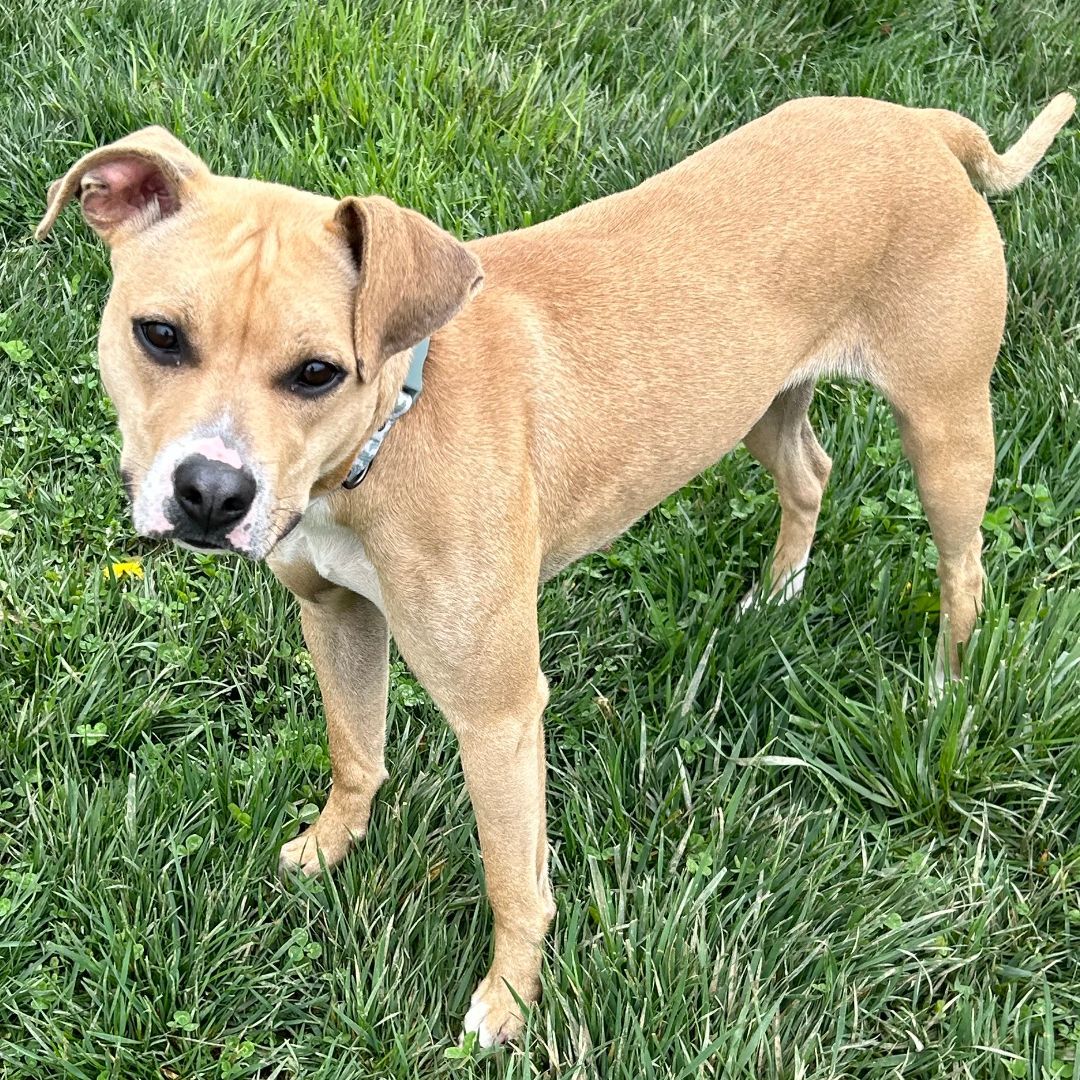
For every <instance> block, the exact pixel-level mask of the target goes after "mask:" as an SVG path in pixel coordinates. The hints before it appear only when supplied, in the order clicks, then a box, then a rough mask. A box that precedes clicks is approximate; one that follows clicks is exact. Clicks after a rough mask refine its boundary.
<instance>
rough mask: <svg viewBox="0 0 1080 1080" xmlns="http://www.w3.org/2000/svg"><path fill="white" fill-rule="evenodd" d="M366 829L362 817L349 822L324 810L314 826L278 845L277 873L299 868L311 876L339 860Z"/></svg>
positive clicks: (360, 837) (285, 872) (289, 871)
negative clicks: (356, 820)
mask: <svg viewBox="0 0 1080 1080" xmlns="http://www.w3.org/2000/svg"><path fill="white" fill-rule="evenodd" d="M366 830H367V822H366V820H365V821H364V822H363V823H359V822H353V823H351V825H350V823H349V822H346V821H342V820H341V819H340V818H339V817H338V816H337V815H330V816H328V815H327V812H326V811H325V810H324V811H323V812H322V814H320V815H319V819H318V821H316V822H315V824H314V825H312V826H310V827H309V828H308V829H306V830H305V831H304V832H302V833H301V834H300V835H299V836H297V837H295V838H294V839H292V840H290V841H289V842H288V843H287V844H283V845H282V848H281V852H280V854H279V856H278V872H279V873H281V874H288V873H291V872H293V871H297V870H299V871H300V872H301V873H303V874H304V875H306V876H307V877H314V876H315V875H316V874H318V873H320V872H321V871H322V868H323V866H324V865H325V866H326V868H327V869H330V867H331V866H334V865H336V864H337V863H339V862H341V860H342V859H343V858H345V855H346V853H347V852H348V850H349V848H351V847H352V845H353V843H354V842H355V841H356V840H361V839H363V836H364V833H365V832H366ZM320 855H321V856H322V860H321V861H320V858H319V856H320Z"/></svg>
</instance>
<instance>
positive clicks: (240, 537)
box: [225, 514, 253, 551]
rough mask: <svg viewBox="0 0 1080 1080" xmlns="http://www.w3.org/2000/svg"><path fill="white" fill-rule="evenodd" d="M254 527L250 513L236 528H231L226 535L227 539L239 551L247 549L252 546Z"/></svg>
mask: <svg viewBox="0 0 1080 1080" xmlns="http://www.w3.org/2000/svg"><path fill="white" fill-rule="evenodd" d="M252 528H253V525H252V521H251V515H250V514H249V515H248V516H247V517H246V518H244V520H243V521H241V522H240V524H239V525H237V526H236V528H235V529H232V530H230V531H229V532H228V533H227V534H226V535H225V539H226V540H228V541H229V543H230V544H232V546H233V547H234V548H236V550H237V551H247V550H248V548H250V547H251V532H252Z"/></svg>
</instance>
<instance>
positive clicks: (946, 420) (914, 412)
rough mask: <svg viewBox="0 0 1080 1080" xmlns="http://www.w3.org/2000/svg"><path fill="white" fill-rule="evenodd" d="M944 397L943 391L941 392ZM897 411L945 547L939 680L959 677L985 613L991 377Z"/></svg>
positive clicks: (934, 530) (925, 395) (927, 394)
mask: <svg viewBox="0 0 1080 1080" xmlns="http://www.w3.org/2000/svg"><path fill="white" fill-rule="evenodd" d="M942 391H944V392H942ZM893 407H894V411H895V413H896V420H897V424H898V426H899V428H900V439H901V442H902V444H903V447H904V453H905V454H906V455H907V457H908V460H909V461H910V462H911V465H912V468H913V469H914V472H915V483H916V485H917V487H918V489H919V499H920V501H921V502H922V506H923V511H924V513H925V514H926V517H927V520H928V521H929V522H930V532H931V535H932V536H933V538H934V543H935V544H936V545H937V549H938V577H939V579H940V580H941V632H940V637H939V639H938V647H937V664H936V676H937V680H938V682H939V684H940V683H941V682H943V680H944V676H945V674H946V672H948V673H950V674H952V675H953V676H956V675H957V674H958V673H959V662H958V653H957V648H958V646H962V645H964V644H965V643H966V642H967V640H968V638H969V637H971V632H972V629H973V628H974V625H975V619H976V617H977V616H978V614H979V611H980V609H981V607H982V586H983V570H982V559H981V550H982V534H981V532H980V525H981V524H982V519H983V515H984V514H985V513H986V502H987V498H988V497H989V494H990V485H991V483H992V481H993V477H994V429H993V423H992V420H991V415H990V386H989V379H988V376H987V377H986V378H982V377H980V378H979V379H978V380H977V382H976V385H973V386H970V387H952V388H948V389H947V388H938V389H937V390H930V391H920V392H919V393H918V394H909V395H908V396H907V400H903V399H901V400H897V399H896V397H895V396H894V400H893Z"/></svg>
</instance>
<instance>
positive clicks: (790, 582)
mask: <svg viewBox="0 0 1080 1080" xmlns="http://www.w3.org/2000/svg"><path fill="white" fill-rule="evenodd" d="M809 561H810V552H809V551H807V553H806V554H805V555H804V556H803V557H802V558H801V559H800V560H799V561H798V562H797V563H796V564H795V565H794V566H792V567H791V569H790V570H788V571H787V573H785V574H782V575H781V576H780V577H779V578H778V579H777V581H776V583H775V584H774V585H773V587H772V588H771V589H770V590H769V593H768V595H765V594H763V593H762V590H761V586H760V585H755V586H754V587H753V588H752V589H751V590H750V591H749V592H748V593H747V594H746V595H745V596H744V597H743V598H742V599H741V600H740V601H739V610H738V614H739V615H745V614H746V613H747V612H748V611H749V610H750V609H751V608H755V607H758V606H763V605H764V604H786V603H787V602H788V601H789V600H794V599H795V597H796V596H798V595H799V593H801V592H802V588H803V583H804V582H805V581H806V564H807V563H808V562H809Z"/></svg>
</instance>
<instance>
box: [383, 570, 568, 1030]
mask: <svg viewBox="0 0 1080 1080" xmlns="http://www.w3.org/2000/svg"><path fill="white" fill-rule="evenodd" d="M504 554H505V553H504ZM498 558H499V556H498V555H492V556H491V557H490V559H489V560H488V561H487V563H486V565H487V567H488V574H489V575H490V576H492V577H496V578H499V577H503V578H504V579H506V580H512V581H514V582H515V584H514V585H512V586H510V587H509V588H508V589H506V590H505V591H503V592H502V593H501V594H499V595H496V596H489V597H484V596H483V595H482V594H481V595H480V596H477V595H476V592H477V590H476V588H475V584H474V585H473V587H472V589H471V590H470V587H469V584H468V583H469V582H470V581H471V582H474V583H475V582H477V581H484V580H485V579H484V577H482V576H481V575H480V573H479V572H476V573H470V574H468V575H467V576H466V578H465V579H464V582H463V581H462V579H460V578H459V579H458V580H457V581H455V580H454V579H453V578H451V577H450V575H449V574H447V575H446V581H448V582H450V584H448V585H447V584H445V583H443V586H442V587H441V588H440V589H439V590H438V592H437V593H436V594H430V593H429V594H428V595H427V596H426V598H425V597H421V596H420V595H419V594H417V595H414V596H412V597H411V598H410V599H409V600H408V602H404V601H403V600H399V601H398V603H397V604H396V608H397V610H396V612H395V613H392V614H391V620H390V621H391V626H392V627H393V633H394V638H395V640H396V641H397V644H398V648H399V649H400V650H401V653H402V655H403V656H404V658H405V660H406V662H407V663H408V664H409V666H410V667H411V668H412V670H413V672H414V673H415V674H416V676H417V677H418V678H419V679H420V681H421V683H423V685H424V687H425V688H426V689H427V691H428V693H430V694H431V696H432V698H433V699H434V700H435V702H436V704H437V705H438V706H439V708H440V709H441V710H442V713H443V715H444V716H445V717H446V719H447V721H448V722H449V724H450V726H451V727H452V728H453V730H454V732H455V734H456V735H457V739H458V745H459V747H460V751H461V761H462V768H463V770H464V773H465V782H466V784H467V786H468V789H469V796H470V798H471V799H472V805H473V810H474V812H475V814H476V824H477V829H478V831H479V834H480V852H481V855H482V856H483V860H484V877H485V879H486V884H487V893H488V899H489V900H490V902H491V908H492V913H493V915H494V923H495V949H494V955H493V957H492V962H491V967H490V969H489V971H488V973H487V976H486V977H485V978H484V979H483V980H482V981H481V983H480V985H479V987H478V988H477V990H476V993H475V994H473V997H472V1001H471V1003H470V1008H469V1010H468V1015H467V1016H466V1018H465V1030H466V1031H467V1032H469V1031H475V1032H476V1033H477V1034H478V1036H479V1042H480V1045H481V1046H491V1045H493V1044H494V1043H500V1042H505V1041H507V1040H508V1039H511V1038H513V1037H514V1036H515V1035H517V1034H518V1033H519V1031H520V1030H521V1027H522V1021H523V1018H522V1015H521V1008H520V1006H519V1005H518V1003H517V1000H515V996H514V995H515V994H516V995H517V997H518V998H520V999H521V1000H522V1001H523V1002H525V1003H526V1004H529V1003H531V1002H533V1001H535V1000H536V999H537V998H538V997H539V994H540V964H541V958H542V948H543V941H544V934H545V932H546V931H547V927H548V924H549V923H550V922H551V919H552V917H553V916H554V914H555V906H554V903H553V902H552V898H551V888H550V886H549V884H548V874H547V829H546V822H545V810H544V732H543V720H542V718H543V712H544V707H545V705H546V704H547V696H548V691H547V680H546V679H545V678H544V676H543V673H542V672H541V671H540V642H539V635H538V632H537V626H536V584H535V577H534V576H533V577H530V576H527V573H529V572H531V570H530V571H529V572H524V571H522V570H521V569H520V568H510V567H507V568H506V569H505V570H503V569H502V567H500V570H501V571H502V572H501V573H498V574H496V573H493V571H492V570H491V569H490V567H491V566H493V565H497V560H498ZM470 592H471V594H472V595H470ZM395 616H396V617H395Z"/></svg>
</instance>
